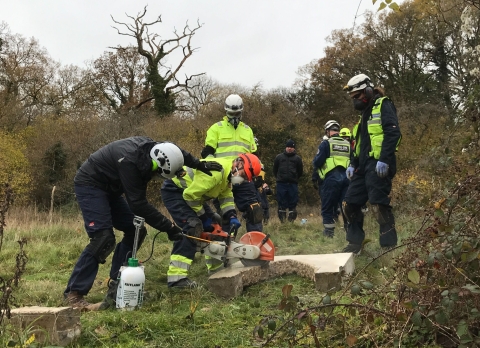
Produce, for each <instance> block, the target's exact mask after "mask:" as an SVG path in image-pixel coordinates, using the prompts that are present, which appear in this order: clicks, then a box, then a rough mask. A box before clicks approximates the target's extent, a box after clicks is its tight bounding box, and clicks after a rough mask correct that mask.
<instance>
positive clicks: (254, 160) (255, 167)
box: [238, 153, 262, 181]
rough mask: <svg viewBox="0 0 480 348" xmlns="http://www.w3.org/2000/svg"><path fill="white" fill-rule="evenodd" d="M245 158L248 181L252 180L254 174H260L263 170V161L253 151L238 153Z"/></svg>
mask: <svg viewBox="0 0 480 348" xmlns="http://www.w3.org/2000/svg"><path fill="white" fill-rule="evenodd" d="M238 157H240V158H241V159H242V160H243V163H244V166H245V167H244V168H245V174H246V175H247V178H248V181H252V180H253V177H254V176H259V175H260V172H261V170H262V163H260V160H259V159H258V157H257V156H255V155H254V154H252V153H242V154H240V155H238Z"/></svg>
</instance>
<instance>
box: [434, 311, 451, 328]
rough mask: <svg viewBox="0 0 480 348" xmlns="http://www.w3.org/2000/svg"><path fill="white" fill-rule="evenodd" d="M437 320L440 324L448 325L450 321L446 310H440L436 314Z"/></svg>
mask: <svg viewBox="0 0 480 348" xmlns="http://www.w3.org/2000/svg"><path fill="white" fill-rule="evenodd" d="M435 321H436V322H437V323H438V324H440V325H446V324H447V323H448V317H447V314H446V313H445V311H442V310H441V311H440V312H438V313H437V314H435Z"/></svg>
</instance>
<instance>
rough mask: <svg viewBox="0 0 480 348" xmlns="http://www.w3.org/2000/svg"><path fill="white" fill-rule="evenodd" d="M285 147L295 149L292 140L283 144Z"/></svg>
mask: <svg viewBox="0 0 480 348" xmlns="http://www.w3.org/2000/svg"><path fill="white" fill-rule="evenodd" d="M285 147H293V148H295V142H294V141H293V140H292V139H288V140H287V142H286V143H285Z"/></svg>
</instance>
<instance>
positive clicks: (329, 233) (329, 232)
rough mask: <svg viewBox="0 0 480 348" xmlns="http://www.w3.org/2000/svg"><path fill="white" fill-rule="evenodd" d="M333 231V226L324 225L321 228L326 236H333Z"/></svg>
mask: <svg viewBox="0 0 480 348" xmlns="http://www.w3.org/2000/svg"><path fill="white" fill-rule="evenodd" d="M334 233H335V227H325V229H324V230H323V235H324V236H325V237H328V238H333V235H334Z"/></svg>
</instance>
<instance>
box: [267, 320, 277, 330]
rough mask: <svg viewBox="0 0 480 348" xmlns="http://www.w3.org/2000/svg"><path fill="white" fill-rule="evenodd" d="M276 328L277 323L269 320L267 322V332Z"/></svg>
mask: <svg viewBox="0 0 480 348" xmlns="http://www.w3.org/2000/svg"><path fill="white" fill-rule="evenodd" d="M276 327H277V322H276V321H275V320H270V321H269V322H268V329H269V330H272V331H273V330H275V328H276Z"/></svg>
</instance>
